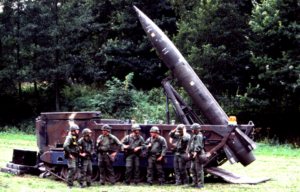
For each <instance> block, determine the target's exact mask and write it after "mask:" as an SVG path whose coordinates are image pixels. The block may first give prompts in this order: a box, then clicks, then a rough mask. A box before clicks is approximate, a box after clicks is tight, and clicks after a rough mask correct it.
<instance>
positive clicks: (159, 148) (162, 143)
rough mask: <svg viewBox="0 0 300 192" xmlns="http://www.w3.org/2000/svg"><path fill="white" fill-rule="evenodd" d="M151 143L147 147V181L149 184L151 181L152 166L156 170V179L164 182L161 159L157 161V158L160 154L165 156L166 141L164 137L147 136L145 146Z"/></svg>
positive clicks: (152, 174)
mask: <svg viewBox="0 0 300 192" xmlns="http://www.w3.org/2000/svg"><path fill="white" fill-rule="evenodd" d="M149 143H152V146H151V147H149V152H148V165H147V182H148V183H149V184H152V183H153V176H154V168H155V169H156V171H157V176H158V181H159V182H160V183H161V184H162V183H164V182H165V175H164V171H163V168H162V166H163V165H162V161H157V158H158V157H160V156H163V157H165V156H166V152H167V142H166V139H165V138H163V137H161V136H157V138H156V139H153V138H152V137H150V138H148V139H147V140H146V142H145V144H146V146H147V145H148V144H149Z"/></svg>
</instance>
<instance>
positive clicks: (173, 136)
mask: <svg viewBox="0 0 300 192" xmlns="http://www.w3.org/2000/svg"><path fill="white" fill-rule="evenodd" d="M169 136H170V137H171V138H172V139H178V138H179V133H176V130H172V131H170V133H169Z"/></svg>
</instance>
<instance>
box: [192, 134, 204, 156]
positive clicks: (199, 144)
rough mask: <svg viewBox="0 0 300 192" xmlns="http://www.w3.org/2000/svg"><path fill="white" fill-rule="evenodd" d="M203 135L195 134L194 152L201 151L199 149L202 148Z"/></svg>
mask: <svg viewBox="0 0 300 192" xmlns="http://www.w3.org/2000/svg"><path fill="white" fill-rule="evenodd" d="M202 139H203V136H202V135H197V136H196V141H195V144H194V145H195V152H197V153H198V152H201V149H202V148H203V141H202Z"/></svg>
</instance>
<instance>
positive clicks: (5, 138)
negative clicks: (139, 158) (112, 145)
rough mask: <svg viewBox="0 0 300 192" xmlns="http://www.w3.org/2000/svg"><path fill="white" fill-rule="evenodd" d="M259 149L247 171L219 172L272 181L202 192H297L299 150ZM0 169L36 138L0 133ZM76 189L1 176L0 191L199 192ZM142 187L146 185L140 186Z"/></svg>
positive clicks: (212, 185)
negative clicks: (265, 178) (15, 149)
mask: <svg viewBox="0 0 300 192" xmlns="http://www.w3.org/2000/svg"><path fill="white" fill-rule="evenodd" d="M258 145H259V148H258V149H257V150H256V151H255V152H254V153H255V156H256V161H255V162H253V163H252V164H250V165H249V166H247V167H243V166H242V165H241V164H239V163H238V164H234V165H231V164H230V163H228V162H227V163H225V164H224V165H223V166H222V168H223V169H226V170H228V171H232V172H234V173H238V174H241V175H245V176H250V177H272V179H271V180H270V181H267V182H265V183H260V184H256V185H249V184H228V183H225V182H222V181H221V180H219V179H214V178H206V180H205V181H206V182H205V188H204V189H201V191H300V166H299V165H300V150H299V149H298V150H297V149H291V148H290V147H288V146H287V145H286V146H269V145H266V144H258ZM0 148H1V155H0V166H1V167H5V166H6V163H7V162H9V161H10V160H11V159H12V153H13V148H20V149H30V150H37V146H36V137H35V136H33V135H25V134H20V135H16V134H8V133H6V134H5V133H0ZM74 183H75V185H76V186H75V187H74V188H72V190H68V189H67V187H66V184H65V183H64V182H62V181H60V180H59V179H56V178H53V177H50V178H46V179H41V178H39V177H38V176H34V175H23V176H16V175H12V174H7V173H3V172H0V191H7V192H10V191H16V192H23V191H28V192H35V191H39V192H40V191H47V192H51V191H118V192H123V191H146V192H148V191H153V192H154V191H155V192H156V191H200V190H199V189H192V188H185V187H173V186H172V185H171V184H167V185H166V186H164V187H160V186H158V185H154V186H152V187H148V186H140V187H133V186H124V185H123V184H122V183H117V185H116V186H113V187H112V186H110V185H107V186H104V187H99V186H97V183H96V182H94V183H93V185H95V186H94V187H91V188H84V189H79V188H78V183H77V182H76V181H75V182H74ZM142 185H145V183H142Z"/></svg>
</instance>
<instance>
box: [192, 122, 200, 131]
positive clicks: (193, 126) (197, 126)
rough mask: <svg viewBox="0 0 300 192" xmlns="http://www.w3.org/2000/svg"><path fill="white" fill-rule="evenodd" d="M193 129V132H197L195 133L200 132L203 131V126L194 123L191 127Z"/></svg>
mask: <svg viewBox="0 0 300 192" xmlns="http://www.w3.org/2000/svg"><path fill="white" fill-rule="evenodd" d="M191 128H192V130H195V131H200V130H201V126H200V125H199V124H198V123H194V124H193V125H192V126H191Z"/></svg>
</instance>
